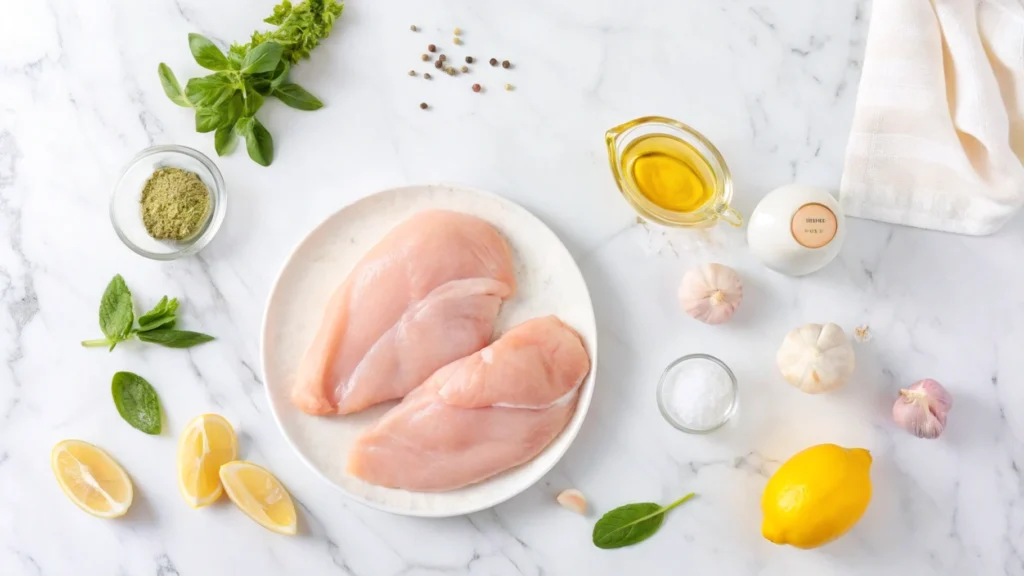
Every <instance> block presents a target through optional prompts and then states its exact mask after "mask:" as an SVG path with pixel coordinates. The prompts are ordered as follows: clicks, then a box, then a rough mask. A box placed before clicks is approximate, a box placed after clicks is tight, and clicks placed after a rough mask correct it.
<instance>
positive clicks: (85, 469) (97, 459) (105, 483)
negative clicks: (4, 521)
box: [50, 440, 135, 518]
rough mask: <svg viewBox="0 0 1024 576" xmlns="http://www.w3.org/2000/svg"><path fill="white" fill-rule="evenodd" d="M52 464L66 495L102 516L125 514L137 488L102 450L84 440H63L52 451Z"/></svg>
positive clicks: (113, 516)
mask: <svg viewBox="0 0 1024 576" xmlns="http://www.w3.org/2000/svg"><path fill="white" fill-rule="evenodd" d="M50 467H51V468H53V475H54V476H56V477H57V483H58V484H60V489H61V490H63V491H64V494H65V495H67V497H68V498H70V499H71V501H72V502H74V503H75V505H76V506H78V507H79V508H81V509H82V510H85V511H86V512H88V513H89V514H92V515H93V516H97V517H99V518H117V517H118V516H124V514H125V513H126V512H128V508H130V507H131V505H132V498H133V496H134V494H135V493H134V491H133V490H132V481H131V479H130V478H129V477H128V473H127V472H125V471H124V468H121V465H120V464H118V463H117V461H116V460H114V459H113V458H111V457H110V454H107V453H106V452H104V451H103V450H102V449H100V448H98V447H96V446H93V445H92V444H89V443H88V442H83V441H81V440H64V441H62V442H59V443H57V445H56V446H54V447H53V451H52V452H51V453H50Z"/></svg>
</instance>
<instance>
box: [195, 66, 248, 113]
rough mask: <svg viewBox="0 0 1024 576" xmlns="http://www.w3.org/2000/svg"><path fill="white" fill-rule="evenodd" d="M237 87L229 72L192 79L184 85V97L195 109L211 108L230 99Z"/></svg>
mask: <svg viewBox="0 0 1024 576" xmlns="http://www.w3.org/2000/svg"><path fill="white" fill-rule="evenodd" d="M237 87H238V86H237V85H236V84H235V80H234V78H233V77H232V74H231V73H229V72H217V73H216V74H210V75H209V76H203V77H201V78H192V79H191V80H189V81H188V83H186V84H185V96H187V97H188V101H189V102H191V103H192V106H194V107H196V108H211V107H214V106H216V105H218V103H223V102H225V101H227V100H228V99H229V98H231V95H232V93H233V92H234V90H235V89H236V88H237Z"/></svg>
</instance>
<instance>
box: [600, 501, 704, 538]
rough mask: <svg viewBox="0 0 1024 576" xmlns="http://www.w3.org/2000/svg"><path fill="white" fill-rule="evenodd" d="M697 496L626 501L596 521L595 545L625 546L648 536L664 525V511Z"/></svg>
mask: <svg viewBox="0 0 1024 576" xmlns="http://www.w3.org/2000/svg"><path fill="white" fill-rule="evenodd" d="M694 496H695V494H694V493H692V492H691V493H689V494H687V495H686V496H683V497H682V498H680V499H679V500H676V501H675V502H673V503H671V504H669V505H668V506H661V505H658V504H655V503H654V502H641V503H639V504H626V505H625V506H619V507H618V508H616V509H614V510H612V511H610V512H607V513H605V515H604V516H601V519H600V520H598V521H597V524H594V546H597V547H598V548H605V549H608V548H622V547H623V546H632V545H633V544H637V543H639V542H643V541H644V540H647V539H648V538H650V537H651V536H653V535H654V533H655V532H657V531H658V529H660V528H661V523H662V521H664V519H665V513H667V512H668V511H669V510H671V509H673V508H675V507H676V506H679V505H680V504H682V503H683V502H686V501H687V500H689V499H690V498H693V497H694Z"/></svg>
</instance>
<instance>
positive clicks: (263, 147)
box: [157, 0, 344, 166]
mask: <svg viewBox="0 0 1024 576" xmlns="http://www.w3.org/2000/svg"><path fill="white" fill-rule="evenodd" d="M343 8H344V4H341V3H338V2H337V0H306V1H305V2H301V3H299V4H298V5H296V6H294V7H293V6H292V3H291V2H290V1H289V0H283V1H282V2H281V3H280V4H278V5H277V6H275V7H274V13H273V14H271V15H270V16H269V17H267V18H266V19H264V20H263V21H264V22H266V23H267V24H272V25H274V26H277V29H276V30H272V31H268V32H260V31H256V32H253V33H252V37H251V38H250V40H249V42H248V43H245V44H232V45H231V48H230V49H228V53H227V54H226V55H225V54H224V53H223V52H221V50H220V48H218V47H217V46H216V45H215V44H214V43H213V42H211V41H210V40H209V39H207V38H205V37H204V36H201V35H199V34H189V35H188V46H189V49H190V50H191V51H192V57H193V58H195V60H196V63H198V64H199V65H200V66H202V67H203V68H206V69H207V70H212V71H213V72H214V73H213V74H210V75H209V76H203V77H201V78H192V79H190V80H189V81H188V82H187V83H186V84H185V88H184V89H182V87H181V84H179V83H178V79H177V78H175V76H174V73H173V72H171V69H170V67H168V66H167V64H164V63H163V62H161V63H160V66H158V67H157V74H158V75H159V76H160V84H161V86H163V89H164V93H165V94H167V97H168V98H170V99H171V101H172V102H174V103H175V104H177V105H178V106H183V107H185V108H193V109H195V117H196V132H201V133H205V132H213V133H214V139H213V140H214V148H215V149H216V150H217V155H218V156H223V155H225V154H228V153H229V152H231V150H232V149H233V148H234V146H235V140H236V134H237V135H240V136H242V138H244V139H245V148H246V150H247V151H248V153H249V157H250V158H252V159H253V161H255V162H256V163H257V164H259V165H261V166H269V165H270V163H271V162H273V160H274V140H273V138H272V137H271V135H270V132H269V131H268V130H267V129H266V127H264V126H263V124H261V123H260V121H259V120H258V119H256V112H257V111H258V110H259V109H260V107H261V106H263V102H264V99H265V98H266V97H269V96H273V97H275V98H277V99H278V100H280V101H281V102H284V103H285V104H286V105H288V106H291V107H292V108H295V109H297V110H317V109H319V108H321V107H323V103H322V102H320V100H319V99H318V98H317V97H316V96H313V95H312V94H310V93H309V92H308V91H306V89H304V88H303V87H301V86H299V85H298V84H295V83H293V82H289V81H288V72H289V71H290V70H291V67H292V66H293V65H294V64H298V63H299V61H300V60H302V59H303V58H309V54H310V52H312V51H313V49H314V48H316V47H317V46H318V45H319V44H320V41H321V40H323V39H324V38H327V37H328V36H329V35H330V34H331V30H332V29H333V28H334V21H335V20H336V19H337V18H338V17H339V16H341V12H342V9H343Z"/></svg>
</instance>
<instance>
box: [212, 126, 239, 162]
mask: <svg viewBox="0 0 1024 576" xmlns="http://www.w3.org/2000/svg"><path fill="white" fill-rule="evenodd" d="M236 141H237V139H236V138H235V126H234V124H232V125H231V126H221V127H220V128H217V133H216V134H214V135H213V147H214V149H215V150H217V156H224V155H225V154H230V153H231V151H232V150H234V148H235V142H236Z"/></svg>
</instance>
